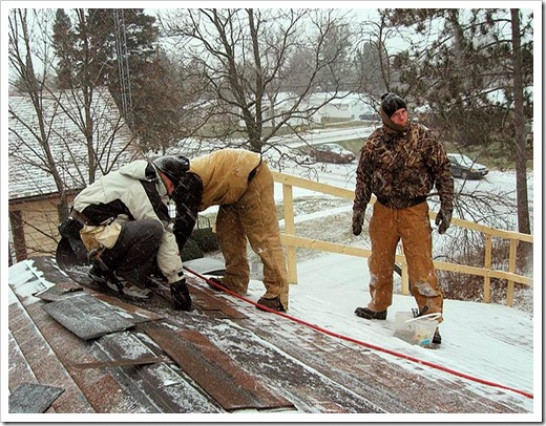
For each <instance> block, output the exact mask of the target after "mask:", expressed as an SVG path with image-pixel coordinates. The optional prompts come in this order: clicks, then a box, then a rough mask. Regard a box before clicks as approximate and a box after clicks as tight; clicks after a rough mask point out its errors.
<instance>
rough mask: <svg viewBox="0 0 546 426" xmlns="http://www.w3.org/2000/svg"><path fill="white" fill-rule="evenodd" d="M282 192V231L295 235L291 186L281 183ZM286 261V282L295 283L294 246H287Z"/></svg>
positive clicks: (296, 273)
mask: <svg viewBox="0 0 546 426" xmlns="http://www.w3.org/2000/svg"><path fill="white" fill-rule="evenodd" d="M282 194H283V200H284V232H285V234H286V235H296V226H295V224H294V199H293V196H292V186H291V185H287V184H283V185H282ZM286 263H287V268H288V282H289V283H290V284H297V283H298V270H297V261H296V247H294V246H288V247H287V248H286Z"/></svg>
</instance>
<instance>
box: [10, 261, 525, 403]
mask: <svg viewBox="0 0 546 426" xmlns="http://www.w3.org/2000/svg"><path fill="white" fill-rule="evenodd" d="M25 268H26V270H25V271H24V272H23V273H19V274H18V278H17V279H16V280H15V279H11V278H10V283H9V289H10V290H9V292H10V294H9V296H10V297H9V333H8V338H9V389H10V392H11V396H10V398H11V400H13V401H14V403H13V405H11V403H10V412H11V413H15V412H21V410H23V412H44V411H45V412H47V413H237V412H241V411H245V410H259V411H260V412H279V411H280V412H288V413H524V412H525V411H524V410H523V409H522V408H521V407H522V404H520V403H518V399H519V398H520V396H518V395H508V396H506V397H504V398H499V396H498V395H499V393H502V392H501V391H499V390H498V389H497V390H494V389H493V390H489V389H485V388H484V390H483V392H480V393H479V394H478V393H476V392H474V391H473V389H475V388H476V385H475V384H474V385H473V387H470V386H468V383H467V382H466V381H465V380H464V379H462V378H454V377H452V376H448V375H442V374H441V373H438V375H437V377H436V379H435V380H432V379H431V376H430V375H427V376H425V375H422V374H420V372H422V370H423V369H425V368H426V367H424V366H419V365H416V366H415V367H414V368H413V369H408V368H407V366H406V367H402V366H401V365H400V363H403V362H405V361H403V360H402V361H401V360H394V359H393V360H392V361H389V360H388V359H386V358H385V357H384V356H379V355H378V354H377V353H376V352H375V351H373V350H370V349H369V348H366V347H362V346H358V345H355V344H352V343H351V342H347V341H342V340H339V339H336V338H334V337H331V336H328V335H326V334H324V333H320V332H319V331H317V330H314V329H312V328H309V327H306V326H305V325H304V324H300V323H296V322H293V321H289V320H288V319H286V318H282V317H279V316H277V315H274V314H271V313H268V312H263V311H259V310H257V309H256V308H255V307H254V306H252V305H248V306H246V305H245V304H243V303H235V302H236V301H235V300H234V298H233V297H231V296H229V295H226V294H223V293H219V292H215V291H213V290H211V289H210V288H209V287H208V286H207V285H206V284H205V283H204V282H202V281H201V280H200V279H197V278H189V284H190V293H191V294H192V298H193V302H194V309H193V311H192V312H189V313H188V312H175V311H172V310H171V309H170V308H169V306H168V304H166V303H165V300H163V301H161V300H155V301H154V299H152V300H151V301H148V302H147V303H143V302H139V303H138V304H136V303H128V302H124V301H120V300H119V299H117V298H115V297H111V296H107V295H104V294H101V293H97V292H96V291H92V290H90V289H87V288H83V287H80V286H78V285H77V284H75V283H74V282H73V281H71V280H70V279H69V278H68V277H67V276H66V275H65V274H64V273H62V272H61V271H60V270H59V269H58V268H57V266H56V264H55V261H54V260H53V259H52V258H49V257H43V258H36V259H35V260H34V263H33V264H28V265H27V266H25ZM53 286H54V287H53ZM34 295H37V296H39V297H35V296H34ZM154 298H155V296H154ZM239 302H240V301H239ZM106 319H107V320H106ZM31 385H32V386H31ZM21 386H22V387H21ZM37 386H42V387H47V392H46V393H43V395H44V398H43V400H42V399H41V400H38V399H37V398H34V397H33V396H32V395H34V394H35V393H36V387H37ZM13 395H15V396H13ZM488 395H489V396H488ZM34 400H35V401H34ZM29 401H30V402H29ZM34 402H36V403H34ZM21 407H24V408H21ZM24 410H26V411H24Z"/></svg>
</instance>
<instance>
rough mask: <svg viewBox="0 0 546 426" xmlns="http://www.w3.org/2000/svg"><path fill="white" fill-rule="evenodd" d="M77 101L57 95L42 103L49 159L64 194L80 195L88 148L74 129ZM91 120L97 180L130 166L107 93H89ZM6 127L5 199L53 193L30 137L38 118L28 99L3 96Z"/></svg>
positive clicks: (41, 152)
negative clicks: (66, 191) (70, 191)
mask: <svg viewBox="0 0 546 426" xmlns="http://www.w3.org/2000/svg"><path fill="white" fill-rule="evenodd" d="M78 96H79V95H78V94H76V95H75V94H74V93H72V92H58V93H53V94H49V95H45V96H44V97H43V99H42V109H43V111H44V118H45V123H46V124H45V130H46V132H48V133H49V135H48V140H49V147H50V150H51V156H52V157H53V159H54V161H55V163H56V165H57V169H58V171H59V173H60V175H61V178H62V179H63V181H64V182H65V184H66V188H67V189H82V188H84V187H85V186H86V185H87V183H88V179H89V178H88V169H89V152H88V146H87V142H86V139H85V137H84V134H83V132H82V130H81V128H80V127H81V124H80V123H81V122H82V117H83V116H84V111H83V108H82V105H83V103H82V100H81V99H78ZM61 105H62V107H61ZM91 116H92V118H93V143H94V151H95V152H96V155H97V157H98V161H99V163H100V165H101V167H102V169H99V170H98V172H97V173H98V175H99V176H100V175H102V174H104V173H106V172H107V171H110V170H111V169H115V168H118V167H121V166H122V165H123V164H125V163H127V162H129V161H131V160H132V159H133V157H134V155H135V153H134V151H133V150H126V147H127V145H128V144H129V143H130V142H131V141H132V135H131V132H130V130H129V129H128V127H127V126H126V125H125V123H124V121H123V119H122V118H121V117H120V113H119V110H118V108H117V106H116V104H115V102H114V101H113V99H112V97H111V96H110V94H109V92H108V90H107V89H105V88H98V89H97V90H96V91H95V96H94V97H93V104H92V107H91ZM8 125H9V148H8V153H9V199H10V200H16V199H21V198H27V197H33V196H37V195H46V194H51V193H56V192H57V191H58V189H57V186H56V184H55V181H54V179H53V176H52V174H51V173H50V172H48V166H47V163H46V158H47V153H46V151H45V149H44V148H43V147H42V146H41V145H40V143H39V142H38V139H37V137H36V135H39V134H40V131H39V126H38V118H37V115H36V112H35V109H34V106H33V104H32V100H31V98H30V97H29V96H27V95H25V94H23V95H10V96H9V120H8ZM112 138H113V139H112ZM117 156H119V158H117Z"/></svg>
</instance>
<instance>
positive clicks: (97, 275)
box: [87, 265, 107, 284]
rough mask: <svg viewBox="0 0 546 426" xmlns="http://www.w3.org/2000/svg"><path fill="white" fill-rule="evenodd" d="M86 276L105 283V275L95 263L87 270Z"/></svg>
mask: <svg viewBox="0 0 546 426" xmlns="http://www.w3.org/2000/svg"><path fill="white" fill-rule="evenodd" d="M87 276H88V277H89V278H91V279H92V280H93V281H95V282H97V283H99V284H106V281H107V278H106V275H105V274H104V271H103V270H102V269H100V268H99V267H98V266H97V265H93V266H91V269H89V271H87Z"/></svg>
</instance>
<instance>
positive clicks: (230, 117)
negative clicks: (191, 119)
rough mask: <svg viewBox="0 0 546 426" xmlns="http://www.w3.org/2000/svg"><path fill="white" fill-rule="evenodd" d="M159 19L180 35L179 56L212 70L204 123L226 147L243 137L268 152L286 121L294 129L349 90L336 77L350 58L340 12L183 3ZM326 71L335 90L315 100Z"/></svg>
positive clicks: (208, 74) (203, 71)
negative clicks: (300, 59) (295, 73)
mask: <svg viewBox="0 0 546 426" xmlns="http://www.w3.org/2000/svg"><path fill="white" fill-rule="evenodd" d="M160 21H161V22H162V23H163V25H164V28H165V30H166V32H167V34H168V35H170V36H172V37H178V38H179V40H180V42H179V43H178V46H179V50H178V51H177V54H178V55H179V56H181V57H183V58H184V59H185V60H186V61H187V62H192V63H193V64H194V65H195V70H196V71H197V72H199V73H201V74H202V75H203V76H205V84H206V86H205V87H203V93H204V94H206V95H207V96H208V98H207V108H208V109H207V111H208V114H207V115H206V116H205V117H202V120H203V121H202V126H201V128H203V127H205V125H204V123H206V125H207V126H208V127H209V128H210V126H211V125H212V123H214V124H215V125H216V131H215V132H214V134H213V135H212V136H213V137H214V138H216V139H221V140H222V141H223V143H224V146H228V145H229V144H230V143H232V140H233V137H234V136H238V137H241V136H244V137H245V138H247V142H246V144H245V145H244V146H245V147H246V148H248V149H250V150H253V151H256V152H265V151H267V150H268V149H271V148H273V147H274V144H272V143H271V138H272V137H273V136H274V135H275V134H277V133H278V132H279V130H280V129H281V128H282V127H288V128H291V129H292V130H293V131H295V128H296V126H297V125H298V124H301V123H303V122H310V121H312V120H313V115H314V114H315V113H316V112H317V111H319V110H320V109H321V108H322V107H323V106H324V105H326V104H327V103H328V102H330V101H331V100H333V99H336V98H339V97H341V96H342V94H341V93H340V88H341V87H342V83H341V82H340V81H339V79H336V78H331V77H332V75H336V74H335V71H336V70H339V69H341V63H342V62H343V61H344V60H346V58H345V54H344V53H345V49H346V48H347V46H348V40H347V37H349V34H350V32H348V31H346V28H345V27H344V25H345V21H344V18H343V17H340V16H337V15H336V13H335V11H333V10H323V11H317V10H297V9H184V10H179V11H176V12H175V13H171V14H169V15H166V16H164V17H162V18H160ZM332 40H335V41H336V43H332V42H331V41H332ZM300 52H305V57H306V58H307V62H306V63H305V64H304V63H302V62H299V65H298V67H300V68H303V69H304V70H303V72H302V73H301V74H300V76H299V78H298V79H297V81H296V80H292V83H293V86H292V87H291V88H288V87H287V83H288V82H289V80H290V79H291V77H292V76H291V74H290V72H291V70H293V69H294V67H295V65H294V64H295V63H296V62H297V60H296V59H297V58H296V56H295V55H297V54H298V53H300ZM332 71H333V72H334V73H333V74H332ZM325 75H327V76H329V78H328V88H329V94H328V95H326V96H324V98H323V99H322V100H321V101H320V102H318V103H316V104H310V103H309V102H308V99H309V96H310V95H311V94H312V93H313V92H314V91H315V90H316V89H317V88H318V87H319V86H320V85H321V82H322V83H324V76H325Z"/></svg>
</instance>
